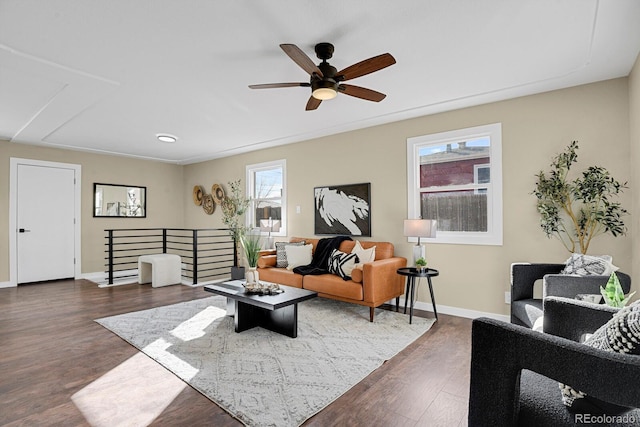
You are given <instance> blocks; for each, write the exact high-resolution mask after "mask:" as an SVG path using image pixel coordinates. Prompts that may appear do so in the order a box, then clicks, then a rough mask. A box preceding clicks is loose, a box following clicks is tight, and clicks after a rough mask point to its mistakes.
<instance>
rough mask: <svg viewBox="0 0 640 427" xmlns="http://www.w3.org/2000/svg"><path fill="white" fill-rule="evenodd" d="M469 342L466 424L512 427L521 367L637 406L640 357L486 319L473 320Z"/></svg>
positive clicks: (626, 404) (590, 392)
mask: <svg viewBox="0 0 640 427" xmlns="http://www.w3.org/2000/svg"><path fill="white" fill-rule="evenodd" d="M471 341H472V343H471V386H470V393H469V418H468V423H469V425H470V426H507V425H516V419H517V416H518V413H517V412H518V405H519V392H520V391H519V389H520V384H519V383H520V373H521V371H522V370H523V369H527V370H530V371H534V372H537V373H539V374H541V375H544V376H546V377H548V378H551V379H553V380H556V381H559V382H562V383H564V384H569V385H571V386H572V387H574V388H575V389H577V390H581V391H583V392H585V393H587V394H589V395H592V396H594V397H596V398H599V399H602V400H605V401H608V402H612V403H616V404H618V405H623V406H629V407H640V387H638V385H637V378H640V357H638V356H633V355H628V354H620V353H610V352H606V351H604V350H598V349H595V348H592V347H589V346H586V345H584V344H580V343H576V342H573V341H570V340H567V339H564V338H560V337H556V336H554V335H549V334H544V333H540V332H536V331H532V330H530V329H527V328H522V327H520V326H517V325H512V324H509V323H505V322H501V321H499V320H493V319H487V318H480V319H475V320H474V321H473V326H472V339H471ZM541 356H544V357H541ZM585 372H588V373H589V375H585ZM560 398H561V397H560V392H559V391H558V399H560Z"/></svg>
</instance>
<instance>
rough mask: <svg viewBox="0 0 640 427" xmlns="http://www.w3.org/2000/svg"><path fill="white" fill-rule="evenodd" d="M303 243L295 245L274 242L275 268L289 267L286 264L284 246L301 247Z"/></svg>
mask: <svg viewBox="0 0 640 427" xmlns="http://www.w3.org/2000/svg"><path fill="white" fill-rule="evenodd" d="M304 243H305V242H304V241H302V242H296V243H290V242H276V267H278V268H287V266H288V265H289V263H288V262H287V252H286V250H285V249H284V247H285V246H287V245H293V246H303V245H304Z"/></svg>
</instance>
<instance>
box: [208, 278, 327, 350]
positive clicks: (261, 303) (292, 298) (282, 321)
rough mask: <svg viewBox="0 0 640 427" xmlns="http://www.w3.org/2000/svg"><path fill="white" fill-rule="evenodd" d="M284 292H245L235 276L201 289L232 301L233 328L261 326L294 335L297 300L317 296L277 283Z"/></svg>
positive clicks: (296, 334) (296, 332)
mask: <svg viewBox="0 0 640 427" xmlns="http://www.w3.org/2000/svg"><path fill="white" fill-rule="evenodd" d="M280 287H281V288H282V289H284V292H283V293H281V294H276V295H254V294H247V293H245V290H244V287H243V286H242V282H241V281H239V280H234V281H231V282H223V283H218V284H215V285H206V286H204V290H205V291H207V292H211V293H214V294H217V295H222V296H223V297H227V298H228V299H231V300H233V301H234V305H235V313H234V320H235V331H236V332H242V331H246V330H247V329H251V328H255V327H256V326H261V327H263V328H265V329H269V330H270V331H273V332H278V333H279V334H283V335H286V336H289V337H291V338H295V337H297V336H298V303H299V302H302V301H306V300H308V299H311V298H315V297H317V296H318V293H317V292H313V291H308V290H306V289H300V288H292V287H290V286H284V285H280Z"/></svg>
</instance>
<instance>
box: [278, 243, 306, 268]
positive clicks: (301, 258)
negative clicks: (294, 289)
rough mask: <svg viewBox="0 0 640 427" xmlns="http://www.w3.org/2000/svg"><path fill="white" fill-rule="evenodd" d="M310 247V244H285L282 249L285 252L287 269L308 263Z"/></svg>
mask: <svg viewBox="0 0 640 427" xmlns="http://www.w3.org/2000/svg"><path fill="white" fill-rule="evenodd" d="M312 247H313V246H312V245H302V246H298V245H285V247H284V249H285V252H286V254H287V270H293V269H294V268H296V267H297V266H299V265H307V264H310V263H311V249H312Z"/></svg>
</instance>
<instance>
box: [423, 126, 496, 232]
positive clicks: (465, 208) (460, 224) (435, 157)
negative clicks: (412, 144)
mask: <svg viewBox="0 0 640 427" xmlns="http://www.w3.org/2000/svg"><path fill="white" fill-rule="evenodd" d="M490 145H491V143H490V140H489V138H488V137H482V138H478V139H474V140H469V141H459V142H454V143H446V144H436V145H428V146H424V147H421V148H420V150H419V153H420V193H421V204H420V205H421V207H420V212H421V216H422V218H429V219H436V220H438V229H439V230H440V231H487V228H488V227H487V189H488V187H487V185H486V184H489V183H490V166H489V162H490V158H491V149H490Z"/></svg>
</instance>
